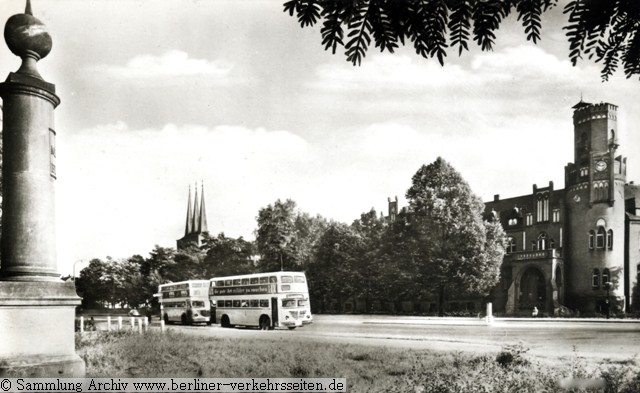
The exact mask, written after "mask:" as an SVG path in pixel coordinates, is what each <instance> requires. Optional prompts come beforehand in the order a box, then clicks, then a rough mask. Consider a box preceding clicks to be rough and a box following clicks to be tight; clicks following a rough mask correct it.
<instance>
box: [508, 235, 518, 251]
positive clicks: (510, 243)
mask: <svg viewBox="0 0 640 393" xmlns="http://www.w3.org/2000/svg"><path fill="white" fill-rule="evenodd" d="M516 250H517V245H516V239H515V238H513V237H512V236H509V237H508V238H507V254H511V253H512V252H516Z"/></svg>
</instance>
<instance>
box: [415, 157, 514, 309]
mask: <svg viewBox="0 0 640 393" xmlns="http://www.w3.org/2000/svg"><path fill="white" fill-rule="evenodd" d="M406 197H407V199H408V200H409V206H410V209H411V211H412V215H411V222H410V224H411V226H412V227H414V230H415V233H416V235H417V239H416V240H417V241H416V242H415V244H414V245H413V247H411V249H412V251H413V253H414V257H415V261H416V262H417V263H418V271H419V274H420V276H421V277H422V278H423V280H424V281H423V285H424V287H425V288H427V289H428V290H431V291H432V292H433V293H435V294H437V295H438V299H439V302H438V303H439V306H438V308H439V313H440V314H442V312H443V299H444V296H445V292H446V289H447V288H455V290H456V291H458V292H467V293H473V294H477V295H484V294H486V293H487V292H488V291H489V290H490V289H491V288H492V287H493V286H494V285H496V284H497V282H498V279H499V267H500V264H501V263H502V256H503V255H504V232H503V231H502V229H501V228H500V226H499V225H498V224H497V223H492V224H486V223H485V222H484V221H483V220H482V212H483V210H484V204H483V203H482V201H481V200H480V198H478V197H477V196H475V195H474V194H473V193H472V192H471V188H470V187H469V185H468V184H467V183H466V182H465V181H464V179H463V178H462V176H461V175H460V174H459V173H458V172H457V171H456V170H455V169H454V168H453V167H452V166H451V165H450V164H449V163H447V162H446V161H445V160H443V159H442V158H440V157H438V159H437V160H436V161H435V162H433V163H431V164H430V165H428V166H422V167H421V168H420V169H419V170H418V172H416V174H415V175H414V176H413V180H412V185H411V187H410V188H409V190H408V191H407V194H406Z"/></svg>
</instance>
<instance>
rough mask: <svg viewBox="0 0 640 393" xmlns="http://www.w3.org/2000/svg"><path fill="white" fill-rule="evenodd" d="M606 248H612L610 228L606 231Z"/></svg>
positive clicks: (611, 231)
mask: <svg viewBox="0 0 640 393" xmlns="http://www.w3.org/2000/svg"><path fill="white" fill-rule="evenodd" d="M607 248H608V249H609V250H613V230H611V229H609V230H608V231H607Z"/></svg>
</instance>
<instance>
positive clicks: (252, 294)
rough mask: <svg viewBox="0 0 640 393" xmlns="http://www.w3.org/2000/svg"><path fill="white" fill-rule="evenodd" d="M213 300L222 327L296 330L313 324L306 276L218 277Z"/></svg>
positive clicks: (274, 274)
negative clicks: (240, 326) (239, 326)
mask: <svg viewBox="0 0 640 393" xmlns="http://www.w3.org/2000/svg"><path fill="white" fill-rule="evenodd" d="M209 296H210V299H211V304H212V306H214V307H215V315H216V321H218V322H219V323H220V325H221V326H222V327H233V326H235V325H242V326H258V327H259V328H260V329H262V330H268V329H273V328H276V327H287V328H289V329H295V328H296V327H298V326H303V325H306V324H309V323H311V322H312V321H313V317H312V316H311V307H310V305H309V290H308V289H307V279H306V277H305V275H304V273H302V272H273V273H258V274H246V275H241V276H229V277H215V278H212V279H211V287H210V290H209ZM212 312H213V311H212Z"/></svg>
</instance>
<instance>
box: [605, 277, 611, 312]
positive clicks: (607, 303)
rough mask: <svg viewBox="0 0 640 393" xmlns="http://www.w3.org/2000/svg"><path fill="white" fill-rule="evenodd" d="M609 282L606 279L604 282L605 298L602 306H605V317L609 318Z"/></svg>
mask: <svg viewBox="0 0 640 393" xmlns="http://www.w3.org/2000/svg"><path fill="white" fill-rule="evenodd" d="M611 285H612V284H611V282H609V281H607V282H605V283H604V289H606V290H607V299H606V300H605V301H604V307H605V308H606V310H605V311H606V313H607V319H609V310H610V308H611V307H610V305H609V290H610V289H611Z"/></svg>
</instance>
